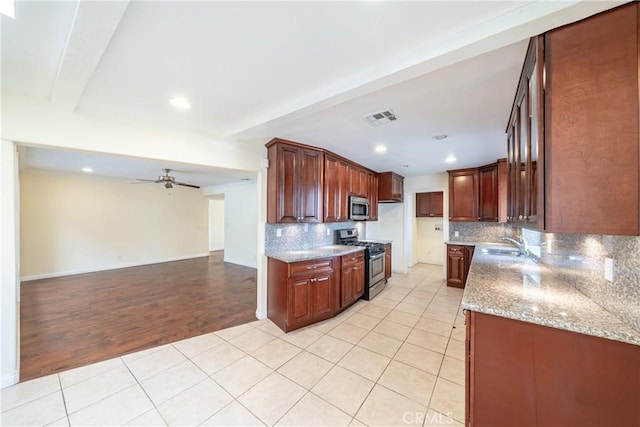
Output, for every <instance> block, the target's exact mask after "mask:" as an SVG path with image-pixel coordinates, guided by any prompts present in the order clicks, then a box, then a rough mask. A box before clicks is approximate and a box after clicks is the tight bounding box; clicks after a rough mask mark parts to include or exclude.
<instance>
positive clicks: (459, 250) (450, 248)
mask: <svg viewBox="0 0 640 427" xmlns="http://www.w3.org/2000/svg"><path fill="white" fill-rule="evenodd" d="M447 252H449V253H454V254H457V253H460V254H464V246H451V245H448V246H447Z"/></svg>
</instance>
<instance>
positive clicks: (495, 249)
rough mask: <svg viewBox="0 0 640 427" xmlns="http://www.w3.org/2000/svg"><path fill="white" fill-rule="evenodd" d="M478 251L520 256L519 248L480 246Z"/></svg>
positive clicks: (488, 253) (487, 253)
mask: <svg viewBox="0 0 640 427" xmlns="http://www.w3.org/2000/svg"><path fill="white" fill-rule="evenodd" d="M480 251H481V252H482V253H483V254H486V255H502V256H522V253H521V252H520V250H519V249H516V248H510V247H490V248H482V249H480Z"/></svg>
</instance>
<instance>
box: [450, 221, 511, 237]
mask: <svg viewBox="0 0 640 427" xmlns="http://www.w3.org/2000/svg"><path fill="white" fill-rule="evenodd" d="M456 231H457V232H458V237H456V235H455V233H456ZM517 234H518V228H517V227H513V226H511V225H507V224H499V223H495V222H453V221H450V222H449V241H450V242H498V238H499V237H501V236H516V235H517Z"/></svg>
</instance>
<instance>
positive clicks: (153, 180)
mask: <svg viewBox="0 0 640 427" xmlns="http://www.w3.org/2000/svg"><path fill="white" fill-rule="evenodd" d="M136 180H137V181H141V182H132V184H141V183H142V182H155V183H156V184H158V183H160V182H162V181H160V180H157V179H140V178H137V179H136Z"/></svg>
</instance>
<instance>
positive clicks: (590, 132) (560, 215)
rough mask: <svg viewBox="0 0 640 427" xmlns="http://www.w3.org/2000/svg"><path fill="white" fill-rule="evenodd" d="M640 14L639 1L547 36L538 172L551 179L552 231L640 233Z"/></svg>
mask: <svg viewBox="0 0 640 427" xmlns="http://www.w3.org/2000/svg"><path fill="white" fill-rule="evenodd" d="M639 8H640V6H639V4H638V2H631V3H629V4H626V5H623V6H620V7H618V8H615V9H611V10H609V11H606V12H603V13H600V14H598V15H595V16H593V17H590V18H588V19H585V20H582V21H578V22H576V23H573V24H570V25H566V26H564V27H560V28H557V29H554V30H551V31H549V32H547V33H546V34H545V36H544V43H545V45H544V59H545V67H546V92H545V98H544V100H545V150H546V151H545V159H544V160H545V164H544V166H542V165H540V164H538V165H537V170H538V171H537V174H538V175H542V174H543V173H544V174H545V175H546V180H545V182H546V198H545V203H546V209H545V228H546V231H548V232H558V233H580V234H605V235H634V236H637V235H639V234H640V228H639V218H640V215H639V206H638V205H639V192H640V188H639V170H640V168H639V159H640V152H639V151H640V149H639V140H640V138H639V134H638V126H639V119H638V117H639V114H638V101H639V97H638V75H639V70H638V64H639V61H638V40H639V39H640V28H639V18H638V16H639ZM539 188H540V189H542V188H543V187H539ZM538 209H540V205H538Z"/></svg>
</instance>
